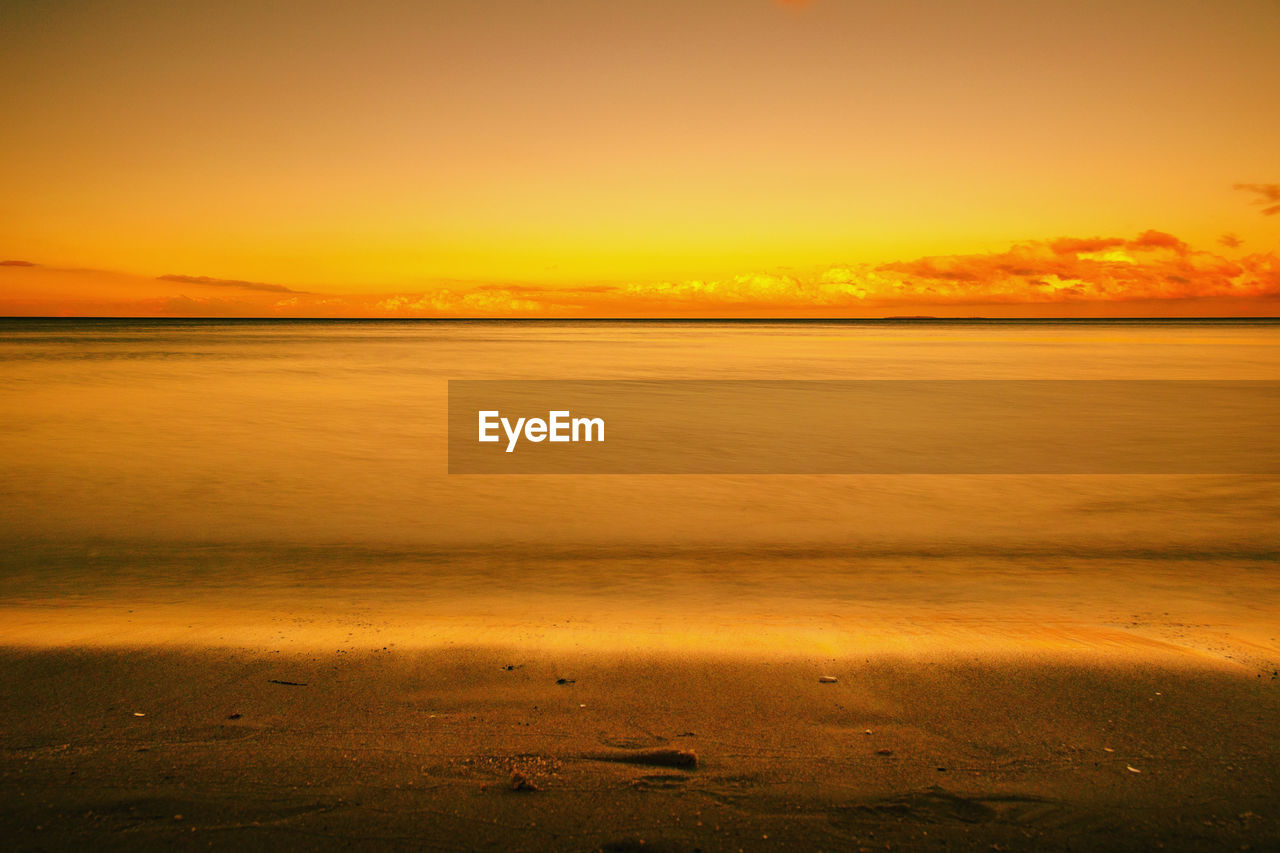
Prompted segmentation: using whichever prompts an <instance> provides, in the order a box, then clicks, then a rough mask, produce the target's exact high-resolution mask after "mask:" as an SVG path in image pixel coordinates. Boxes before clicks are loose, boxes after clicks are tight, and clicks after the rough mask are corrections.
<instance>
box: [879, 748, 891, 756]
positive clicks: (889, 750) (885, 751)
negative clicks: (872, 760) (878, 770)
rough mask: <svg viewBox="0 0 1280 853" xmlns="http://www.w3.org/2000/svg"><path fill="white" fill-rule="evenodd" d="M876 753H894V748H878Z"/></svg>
mask: <svg viewBox="0 0 1280 853" xmlns="http://www.w3.org/2000/svg"><path fill="white" fill-rule="evenodd" d="M876 755H893V750H892V749H877V750H876Z"/></svg>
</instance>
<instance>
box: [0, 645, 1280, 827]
mask: <svg viewBox="0 0 1280 853" xmlns="http://www.w3.org/2000/svg"><path fill="white" fill-rule="evenodd" d="M1107 661H1108V658H1107V656H1106V655H1103V656H1097V657H1094V658H1092V659H1086V658H1084V657H1076V658H1074V659H1072V658H1070V657H1064V656H1062V655H1055V654H1050V653H1027V654H1025V655H1022V656H1021V658H1020V659H1018V658H1014V657H1002V656H1000V655H989V656H985V657H979V658H976V659H963V658H962V657H961V656H958V655H952V656H946V655H935V654H932V653H928V652H922V653H920V654H915V655H895V654H888V653H875V654H871V653H868V654H862V655H846V656H843V657H839V658H836V659H832V657H830V656H813V655H811V656H795V657H791V658H787V657H783V656H779V657H775V658H773V659H759V658H756V657H752V656H750V655H740V656H738V658H737V659H733V658H731V657H730V656H726V655H709V654H706V653H692V652H690V653H686V654H683V655H682V654H677V653H668V654H654V653H648V652H642V651H633V652H631V653H629V654H611V653H598V652H589V651H582V650H578V651H566V650H553V649H533V648H528V647H526V648H524V649H523V650H521V649H520V648H518V647H511V648H507V649H479V648H474V647H465V646H456V647H451V648H437V649H415V650H408V649H406V650H399V649H388V650H387V651H381V650H379V651H376V652H375V651H370V650H350V651H344V650H342V649H336V650H329V651H328V652H325V653H321V652H319V651H314V650H313V651H310V652H272V651H267V650H262V649H256V650H254V649H241V650H231V649H223V650H211V649H194V648H187V649H181V648H177V647H172V646H150V647H145V648H134V649H126V648H115V649H102V648H92V647H83V646H82V647H66V648H57V649H54V648H35V647H28V648H14V647H12V646H4V647H0V673H3V679H0V684H2V685H3V686H2V687H0V692H3V693H4V694H5V701H6V705H7V707H9V708H11V709H14V710H15V713H14V715H13V716H12V717H11V718H10V720H9V722H8V723H7V725H6V726H5V727H4V730H3V734H0V737H2V738H3V743H2V744H0V747H2V748H3V750H4V753H5V754H6V757H7V760H6V762H5V767H6V769H5V771H4V773H3V776H2V777H0V786H2V787H3V791H4V795H3V797H0V802H3V803H4V805H3V806H2V807H0V829H3V831H4V833H5V835H6V836H7V837H8V838H10V839H12V842H11V843H12V844H13V846H14V848H15V849H36V848H46V847H54V848H65V847H75V848H80V847H90V846H92V847H94V848H96V849H124V848H128V849H151V848H159V847H165V848H170V847H173V846H179V847H184V848H185V847H187V846H190V847H193V848H194V847H197V846H198V847H201V848H205V847H207V846H209V845H212V846H213V847H214V848H218V849H221V848H224V847H225V848H231V847H237V848H239V847H246V848H249V849H256V848H259V847H267V846H270V847H272V848H277V849H279V848H282V847H283V848H287V849H316V848H321V849H329V848H337V847H343V848H347V849H349V848H350V847H356V848H358V849H364V848H379V849H385V848H387V847H392V848H398V847H406V848H409V847H411V848H415V849H445V850H462V849H504V850H505V849H521V850H560V849H570V850H597V849H603V850H640V849H644V850H690V851H691V850H696V849H702V850H720V849H743V850H754V849H796V850H813V849H828V850H838V849H862V848H867V849H877V850H878V849H885V846H886V845H888V848H889V849H899V848H906V849H943V848H945V847H947V846H954V845H962V846H963V847H965V848H974V847H982V848H988V849H990V848H991V845H998V848H999V849H1028V850H1030V849H1065V848H1067V847H1068V846H1070V847H1073V848H1075V849H1078V848H1080V847H1086V848H1088V847H1100V846H1106V847H1108V848H1109V849H1149V848H1151V847H1154V846H1156V845H1157V844H1163V845H1164V846H1165V848H1166V849H1187V850H1194V849H1224V848H1227V847H1229V848H1230V849H1237V848H1239V847H1240V846H1241V845H1242V844H1249V845H1251V846H1252V847H1253V848H1255V849H1258V848H1260V847H1261V848H1265V847H1266V846H1267V845H1268V844H1274V843H1275V839H1276V838H1277V837H1280V834H1278V833H1280V807H1277V806H1276V805H1275V803H1276V796H1275V794H1276V792H1277V790H1280V781H1278V780H1280V749H1277V743H1276V738H1275V735H1274V732H1276V731H1280V680H1276V679H1273V678H1270V677H1268V678H1262V677H1260V673H1249V672H1246V671H1244V670H1243V669H1241V668H1238V667H1237V668H1234V669H1229V668H1227V663H1226V662H1219V663H1217V664H1215V663H1213V662H1206V661H1201V660H1196V659H1194V658H1192V657H1189V656H1185V655H1178V654H1163V655H1150V656H1147V657H1146V658H1145V659H1138V658H1125V657H1124V656H1123V655H1111V656H1110V663H1108V662H1107ZM822 676H835V677H836V678H837V682H836V683H833V684H827V683H820V682H819V678H820V677H822ZM561 680H563V683H558V682H560V681H561ZM139 715H141V716H139ZM868 731H870V732H871V733H870V734H867V732H868ZM646 749H665V750H673V749H676V750H681V751H691V752H694V753H696V755H697V757H698V765H697V767H696V768H694V769H690V768H685V767H673V766H669V764H665V763H661V762H658V763H653V762H650V763H646V759H645V758H644V753H643V750H646ZM637 757H639V760H622V759H626V758H630V759H636V758H637ZM1130 768H1132V769H1130ZM515 774H519V776H518V777H517V776H516V775H515ZM517 778H520V779H524V780H526V781H527V784H528V787H527V788H525V789H522V790H513V785H514V784H515V780H516V779H517ZM531 789H536V790H531ZM179 815H180V816H181V817H177V816H179ZM37 827H39V828H37ZM642 842H643V844H642Z"/></svg>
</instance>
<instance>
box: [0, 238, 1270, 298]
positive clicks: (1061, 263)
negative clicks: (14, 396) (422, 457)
mask: <svg viewBox="0 0 1280 853" xmlns="http://www.w3.org/2000/svg"><path fill="white" fill-rule="evenodd" d="M1223 242H1226V244H1227V245H1230V243H1229V242H1228V241H1225V240H1224V241H1223ZM229 291H231V292H233V293H234V295H232V296H230V297H229V296H228V293H229ZM1277 299H1280V256H1277V255H1276V254H1275V253H1272V252H1268V253H1255V254H1249V255H1245V256H1243V257H1240V258H1237V259H1230V258H1227V257H1225V256H1222V255H1219V254H1217V253H1215V252H1212V251H1204V250H1199V249H1195V248H1193V247H1192V246H1190V245H1188V244H1187V243H1186V242H1184V241H1183V240H1181V239H1179V238H1178V237H1175V236H1174V235H1172V234H1168V233H1165V232H1162V231H1144V232H1142V233H1141V234H1138V235H1137V236H1135V237H1132V238H1124V237H1083V238H1082V237H1062V238H1057V239H1051V240H1038V241H1028V242H1024V243H1018V244H1015V245H1013V246H1010V247H1009V248H1008V249H1006V250H1004V251H999V252H986V253H973V254H953V255H935V256H928V257H922V258H916V259H913V260H907V261H896V262H892V263H883V264H855V265H830V266H826V267H821V268H817V269H809V270H805V271H795V270H784V271H779V270H774V271H760V272H744V273H742V274H739V275H733V276H727V277H718V278H707V279H684V280H678V281H632V282H624V283H615V284H597V285H590V286H581V285H576V286H575V285H534V284H527V283H516V282H465V281H440V282H435V283H434V284H433V285H432V286H426V287H423V288H422V289H421V290H418V291H413V292H396V293H385V294H381V295H367V294H342V293H327V294H326V293H316V292H309V291H302V290H295V289H293V288H289V287H285V286H283V285H275V284H263V283H260V282H247V281H240V280H236V279H213V278H208V277H205V276H180V275H165V276H160V277H159V278H144V277H141V276H128V275H126V274H122V273H107V272H95V271H92V270H59V269H56V268H49V267H39V266H36V265H27V266H24V267H9V268H7V269H0V314H28V315H30V314H77V315H117V316H226V317H245V316H257V317H593V316H594V317H688V316H704V317H717V316H725V317H731V316H732V317H741V316H756V317H771V316H777V317H784V316H815V317H821V316H881V315H884V314H903V313H924V312H930V311H933V310H940V311H942V312H943V313H946V312H947V311H948V310H950V313H955V312H956V311H965V312H967V313H974V311H973V310H972V309H981V312H982V313H993V314H1002V313H1003V314H1010V313H1014V314H1019V315H1021V316H1034V315H1039V316H1053V315H1056V314H1062V313H1064V312H1066V313H1071V312H1076V313H1079V312H1082V311H1083V312H1086V313H1092V314H1095V315H1096V314H1109V313H1110V314H1123V313H1125V312H1126V311H1132V310H1136V309H1131V308H1127V307H1126V306H1134V305H1138V304H1141V305H1142V306H1143V310H1144V312H1146V313H1151V312H1154V313H1161V312H1166V313H1167V312H1173V313H1183V314H1185V313H1192V314H1194V313H1196V311H1197V310H1201V312H1202V313H1203V312H1209V313H1215V314H1221V313H1224V312H1225V313H1246V314H1259V313H1262V314H1274V313H1277V312H1276V311H1275V310H1274V306H1275V304H1276V303H1275V301H1274V300H1277ZM1197 303H1204V304H1205V305H1206V306H1210V303H1212V304H1211V306H1210V307H1204V308H1203V309H1197V308H1196V304H1197ZM1179 304H1181V306H1182V307H1179ZM1073 306H1074V307H1073ZM1162 306H1163V307H1162Z"/></svg>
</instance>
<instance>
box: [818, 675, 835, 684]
mask: <svg viewBox="0 0 1280 853" xmlns="http://www.w3.org/2000/svg"><path fill="white" fill-rule="evenodd" d="M837 681H839V679H838V678H836V677H835V676H834V675H819V676H818V683H819V684H835V683H836V682H837Z"/></svg>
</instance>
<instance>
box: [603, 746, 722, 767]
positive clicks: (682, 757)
mask: <svg viewBox="0 0 1280 853" xmlns="http://www.w3.org/2000/svg"><path fill="white" fill-rule="evenodd" d="M586 757H587V758H591V759H595V760H596V761H612V762H615V763H617V764H645V765H648V766H651V767H683V768H685V769H688V770H692V769H694V768H696V767H697V766H698V754H697V753H696V752H694V751H693V750H691V749H629V750H619V751H617V752H598V753H595V754H594V755H588V756H586Z"/></svg>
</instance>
